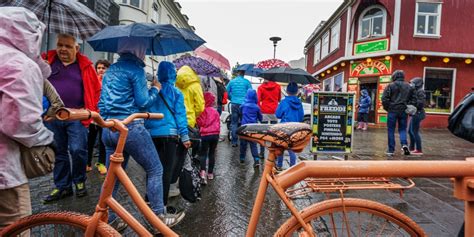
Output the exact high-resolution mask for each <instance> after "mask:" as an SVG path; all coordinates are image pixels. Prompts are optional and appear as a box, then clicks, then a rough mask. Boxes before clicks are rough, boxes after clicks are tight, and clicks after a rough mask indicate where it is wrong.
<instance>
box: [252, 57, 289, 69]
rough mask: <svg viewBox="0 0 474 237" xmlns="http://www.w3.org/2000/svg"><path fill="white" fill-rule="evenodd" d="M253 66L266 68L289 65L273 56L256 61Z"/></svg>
mask: <svg viewBox="0 0 474 237" xmlns="http://www.w3.org/2000/svg"><path fill="white" fill-rule="evenodd" d="M255 67H256V68H261V69H265V70H267V69H270V68H274V67H290V65H288V63H285V62H284V61H282V60H280V59H276V58H273V59H267V60H263V61H260V62H258V63H257V65H255Z"/></svg>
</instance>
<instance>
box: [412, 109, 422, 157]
mask: <svg viewBox="0 0 474 237" xmlns="http://www.w3.org/2000/svg"><path fill="white" fill-rule="evenodd" d="M423 119H425V112H417V113H416V114H415V115H413V116H412V117H411V120H410V125H409V126H408V134H409V135H410V150H415V149H416V150H418V151H422V148H421V136H420V124H421V121H422V120H423Z"/></svg>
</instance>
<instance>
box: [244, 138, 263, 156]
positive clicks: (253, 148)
mask: <svg viewBox="0 0 474 237" xmlns="http://www.w3.org/2000/svg"><path fill="white" fill-rule="evenodd" d="M247 144H249V145H250V151H251V152H252V157H253V159H254V161H258V160H260V158H259V157H258V149H257V143H255V142H250V141H247V140H244V139H240V160H245V156H246V155H247Z"/></svg>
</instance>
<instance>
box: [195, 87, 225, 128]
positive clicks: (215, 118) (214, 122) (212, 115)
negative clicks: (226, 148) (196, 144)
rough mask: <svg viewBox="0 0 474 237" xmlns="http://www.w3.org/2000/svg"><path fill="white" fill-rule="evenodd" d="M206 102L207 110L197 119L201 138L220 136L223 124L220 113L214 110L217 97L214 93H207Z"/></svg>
mask: <svg viewBox="0 0 474 237" xmlns="http://www.w3.org/2000/svg"><path fill="white" fill-rule="evenodd" d="M204 100H205V101H206V108H205V109H204V112H202V113H201V115H199V117H198V118H197V124H198V126H199V129H200V133H201V136H202V137H204V136H211V135H219V132H220V131H221V126H220V125H221V123H220V117H219V113H218V112H217V110H216V109H214V105H215V104H216V97H215V96H214V94H212V92H206V93H204Z"/></svg>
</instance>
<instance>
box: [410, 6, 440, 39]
mask: <svg viewBox="0 0 474 237" xmlns="http://www.w3.org/2000/svg"><path fill="white" fill-rule="evenodd" d="M440 25H441V3H431V2H417V3H416V16H415V35H428V36H439V35H440Z"/></svg>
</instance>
